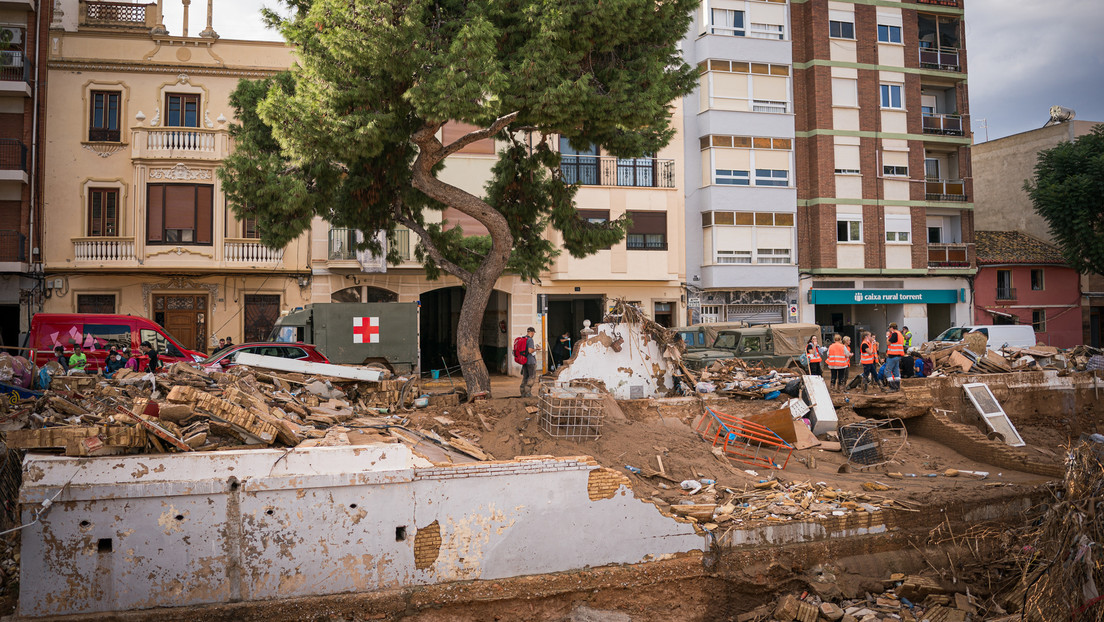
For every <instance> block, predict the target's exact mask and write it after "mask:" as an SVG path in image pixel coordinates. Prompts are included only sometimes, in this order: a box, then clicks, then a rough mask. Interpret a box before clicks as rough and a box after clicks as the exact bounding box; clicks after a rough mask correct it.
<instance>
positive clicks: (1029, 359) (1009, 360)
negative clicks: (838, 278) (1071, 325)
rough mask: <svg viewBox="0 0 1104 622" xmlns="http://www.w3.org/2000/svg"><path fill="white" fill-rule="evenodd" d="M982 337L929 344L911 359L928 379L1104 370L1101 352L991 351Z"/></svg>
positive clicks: (1077, 349) (1039, 347)
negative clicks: (916, 359)
mask: <svg viewBox="0 0 1104 622" xmlns="http://www.w3.org/2000/svg"><path fill="white" fill-rule="evenodd" d="M986 342H987V340H986V337H985V336H984V335H981V334H980V333H968V334H967V335H966V339H965V340H964V341H963V342H962V343H959V344H956V345H953V346H945V345H942V344H940V343H939V342H935V341H929V342H928V343H926V344H924V346H923V347H922V348H918V349H916V351H915V352H914V355H915V356H918V357H920V358H923V359H924V363H925V368H926V369H929V370H932V372H931V374H930V375H932V376H937V377H938V376H941V375H952V374H958V373H963V374H965V373H970V374H1006V373H1009V372H1017V371H1037V370H1040V369H1055V370H1060V371H1070V372H1073V371H1092V370H1097V369H1104V350H1101V349H1099V348H1093V347H1091V346H1076V347H1074V348H1069V349H1064V350H1063V349H1059V348H1055V347H1053V346H1047V345H1035V346H1031V347H1029V348H1016V347H1006V348H1002V349H1001V350H999V351H998V350H991V349H988V347H987V346H986Z"/></svg>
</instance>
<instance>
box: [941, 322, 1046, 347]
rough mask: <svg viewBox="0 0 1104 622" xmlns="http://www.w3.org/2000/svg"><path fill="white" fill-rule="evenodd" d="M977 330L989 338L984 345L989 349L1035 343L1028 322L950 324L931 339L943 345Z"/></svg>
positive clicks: (959, 339) (953, 342)
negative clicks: (950, 325) (949, 326)
mask: <svg viewBox="0 0 1104 622" xmlns="http://www.w3.org/2000/svg"><path fill="white" fill-rule="evenodd" d="M971 332H979V333H981V334H983V335H985V336H986V337H988V338H989V343H988V344H987V345H986V347H987V348H989V349H990V350H1000V349H1001V348H1003V347H1005V346H1011V347H1014V348H1029V347H1031V346H1033V345H1035V344H1036V343H1037V341H1036V339H1035V329H1034V328H1033V327H1032V326H1031V325H1029V324H970V325H967V326H952V327H951V328H948V329H947V330H945V331H943V332H942V333H940V334H939V336H938V337H936V338H935V339H933V340H932V341H935V342H938V343H940V344H943V345H951V344H956V343H960V342H961V341H962V340H963V339H964V338H965V337H966V335H967V333H971Z"/></svg>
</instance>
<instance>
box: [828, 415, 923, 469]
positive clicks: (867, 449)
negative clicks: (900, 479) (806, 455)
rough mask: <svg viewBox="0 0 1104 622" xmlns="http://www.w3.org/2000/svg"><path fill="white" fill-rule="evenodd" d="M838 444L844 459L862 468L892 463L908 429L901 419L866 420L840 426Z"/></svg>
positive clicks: (906, 440)
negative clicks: (845, 457)
mask: <svg viewBox="0 0 1104 622" xmlns="http://www.w3.org/2000/svg"><path fill="white" fill-rule="evenodd" d="M839 437H840V446H841V447H842V449H843V455H845V456H847V461H848V462H849V463H850V464H852V465H854V466H857V467H859V468H860V469H862V468H867V467H873V466H878V465H882V464H886V463H889V462H892V461H893V460H894V459H895V458H896V457H897V454H898V453H899V452H900V451H901V449H903V448H904V447H905V445H906V444H907V443H908V431H907V430H906V429H905V424H904V422H903V421H901V420H900V419H897V418H893V419H867V420H866V421H859V422H858V423H849V424H847V425H844V426H840V429H839Z"/></svg>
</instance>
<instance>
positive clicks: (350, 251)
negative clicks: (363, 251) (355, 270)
mask: <svg viewBox="0 0 1104 622" xmlns="http://www.w3.org/2000/svg"><path fill="white" fill-rule="evenodd" d="M356 245H357V230H356V229H330V244H329V252H328V253H327V254H326V259H327V260H329V261H331V262H333V261H356V260H357V252H356Z"/></svg>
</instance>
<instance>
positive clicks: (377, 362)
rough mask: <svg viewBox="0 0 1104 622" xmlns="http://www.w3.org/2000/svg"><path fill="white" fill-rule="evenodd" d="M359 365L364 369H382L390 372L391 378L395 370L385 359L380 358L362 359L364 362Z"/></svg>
mask: <svg viewBox="0 0 1104 622" xmlns="http://www.w3.org/2000/svg"><path fill="white" fill-rule="evenodd" d="M361 365H362V366H364V367H382V368H383V369H386V370H387V371H389V372H391V375H392V376H393V375H395V368H394V367H392V366H391V363H389V362H388V361H387V359H385V358H383V357H382V356H370V357H368V358H366V359H364V362H363V363H361Z"/></svg>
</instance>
